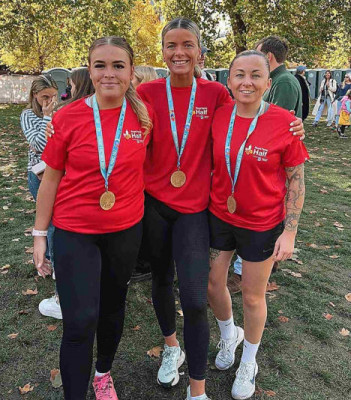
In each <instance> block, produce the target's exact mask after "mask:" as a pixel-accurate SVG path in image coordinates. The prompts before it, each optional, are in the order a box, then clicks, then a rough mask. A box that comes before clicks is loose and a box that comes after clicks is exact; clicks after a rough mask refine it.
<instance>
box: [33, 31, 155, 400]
mask: <svg viewBox="0 0 351 400" xmlns="http://www.w3.org/2000/svg"><path fill="white" fill-rule="evenodd" d="M88 68H89V72H90V77H91V80H92V83H93V86H94V89H95V94H94V95H92V96H90V97H85V98H81V99H79V100H76V101H74V102H72V103H70V104H68V105H66V106H65V107H63V108H61V109H60V110H58V111H57V112H56V114H55V116H54V118H53V121H52V124H53V127H54V130H55V134H54V135H53V136H52V138H50V139H49V140H48V144H47V146H46V148H45V151H44V153H43V156H42V159H43V160H44V161H45V162H46V164H47V168H46V171H45V174H44V178H43V181H42V184H41V186H40V189H39V193H38V202H37V216H36V222H35V229H34V230H33V236H34V261H35V265H36V268H37V269H38V271H39V272H40V273H41V274H42V275H44V276H45V275H47V273H48V271H47V269H46V267H45V263H44V260H45V258H44V254H45V248H46V240H45V236H46V235H47V228H48V225H49V221H50V219H51V215H52V221H53V224H54V226H55V228H56V229H55V235H54V251H55V253H54V254H55V272H56V280H57V290H58V293H59V296H60V303H61V309H62V315H63V337H62V343H61V355H60V369H61V375H62V382H63V389H64V396H65V399H66V400H85V399H86V394H87V389H88V383H89V378H90V372H91V366H92V361H93V345H94V338H95V334H96V336H97V362H96V372H95V377H94V382H93V386H94V390H95V395H96V399H97V400H107V399H108V400H118V397H117V394H116V391H115V389H114V385H113V381H112V378H111V375H110V370H111V366H112V362H113V359H114V356H115V353H116V350H117V347H118V344H119V341H120V339H121V336H122V331H123V321H124V310H125V300H126V295H127V289H128V283H129V280H130V278H131V275H132V271H133V268H134V266H135V263H136V258H137V256H138V251H139V247H140V242H141V235H142V226H141V219H142V217H143V214H144V193H143V190H144V180H143V164H144V160H145V156H146V147H147V144H148V142H149V139H150V134H149V133H150V130H151V128H152V122H151V119H150V117H149V112H150V114H151V109H148V108H146V106H145V105H144V103H143V102H142V101H141V100H140V99H139V98H138V96H137V94H136V92H135V89H134V87H133V85H132V84H131V80H132V77H133V68H134V67H133V51H132V49H131V47H130V46H129V45H128V43H127V42H126V41H125V40H124V39H122V38H119V37H115V36H110V37H103V38H100V39H98V40H96V41H95V42H94V43H93V44H92V46H91V47H90V50H89V67H88Z"/></svg>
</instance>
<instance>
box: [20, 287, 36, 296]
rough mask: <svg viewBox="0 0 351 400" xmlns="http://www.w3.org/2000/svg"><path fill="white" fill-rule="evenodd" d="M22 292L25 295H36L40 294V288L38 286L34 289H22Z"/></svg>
mask: <svg viewBox="0 0 351 400" xmlns="http://www.w3.org/2000/svg"><path fill="white" fill-rule="evenodd" d="M22 294H23V295H24V296H35V295H36V294H38V289H37V288H35V289H34V290H32V289H27V290H26V291H24V290H22Z"/></svg>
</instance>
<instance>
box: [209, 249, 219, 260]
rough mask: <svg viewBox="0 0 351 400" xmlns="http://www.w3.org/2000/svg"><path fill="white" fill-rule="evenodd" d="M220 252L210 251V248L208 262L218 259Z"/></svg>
mask: <svg viewBox="0 0 351 400" xmlns="http://www.w3.org/2000/svg"><path fill="white" fill-rule="evenodd" d="M220 252H221V250H217V249H212V247H211V248H210V261H214V260H215V259H216V258H218V256H219V254H220Z"/></svg>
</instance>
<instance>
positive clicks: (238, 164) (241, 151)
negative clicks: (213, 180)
mask: <svg viewBox="0 0 351 400" xmlns="http://www.w3.org/2000/svg"><path fill="white" fill-rule="evenodd" d="M264 108H265V102H264V101H263V100H262V101H261V105H260V108H259V110H258V112H257V114H256V116H255V118H254V119H253V120H252V122H251V124H250V127H249V130H248V132H247V135H246V139H245V140H244V142H243V144H242V145H241V146H240V149H239V151H238V155H237V157H236V164H235V173H234V179H233V177H232V172H231V171H232V170H231V165H230V144H231V140H232V135H233V129H234V123H235V117H236V111H237V106H236V104H235V106H234V108H233V112H232V115H231V117H230V123H229V127H228V133H227V139H226V141H225V162H226V164H227V170H228V174H229V177H230V181H231V182H232V194H234V187H235V185H236V181H237V180H238V176H239V172H240V167H241V161H242V159H243V154H244V149H245V145H246V142H247V140H248V139H249V137H250V136H251V133H252V132H253V131H254V130H255V128H256V125H257V120H258V117H259V116H260V115H261V114H262V113H263V110H264Z"/></svg>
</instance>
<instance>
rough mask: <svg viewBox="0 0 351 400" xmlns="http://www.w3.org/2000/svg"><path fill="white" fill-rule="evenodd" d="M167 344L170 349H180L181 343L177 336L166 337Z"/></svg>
mask: <svg viewBox="0 0 351 400" xmlns="http://www.w3.org/2000/svg"><path fill="white" fill-rule="evenodd" d="M165 344H166V345H167V346H169V347H179V342H178V340H177V337H176V336H175V334H174V335H172V336H167V337H165Z"/></svg>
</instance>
